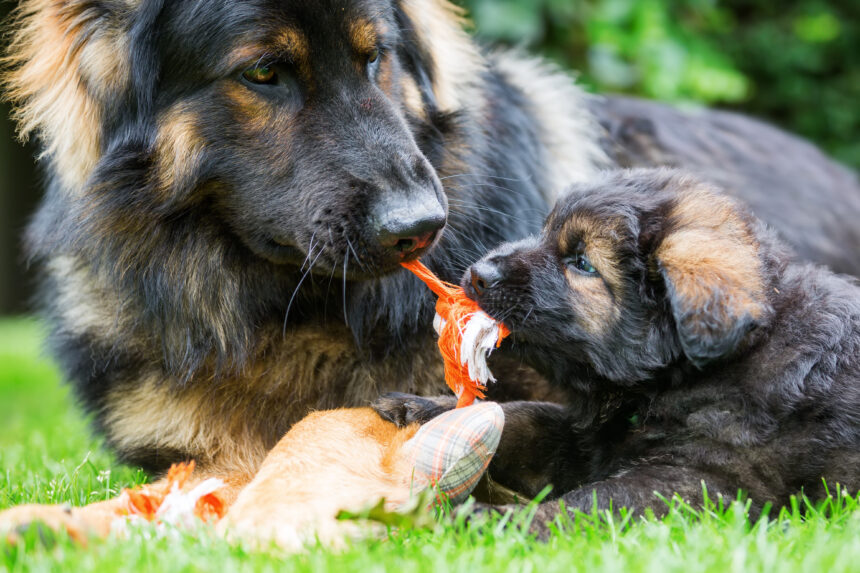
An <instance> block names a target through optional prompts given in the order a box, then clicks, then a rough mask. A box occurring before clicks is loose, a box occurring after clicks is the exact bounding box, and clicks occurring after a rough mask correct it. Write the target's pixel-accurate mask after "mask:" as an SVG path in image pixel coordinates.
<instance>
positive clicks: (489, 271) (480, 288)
mask: <svg viewBox="0 0 860 573" xmlns="http://www.w3.org/2000/svg"><path fill="white" fill-rule="evenodd" d="M469 272H470V273H471V277H472V281H471V282H472V288H473V289H475V292H476V293H478V295H479V296H480V295H482V294H484V292H486V291H487V289H491V288H493V287H494V286H496V285H498V284H499V283H500V282H502V271H501V269H499V267H498V266H496V265H494V264H493V263H490V262H487V261H478V262H477V263H475V264H474V265H472V267H471V268H470V269H469Z"/></svg>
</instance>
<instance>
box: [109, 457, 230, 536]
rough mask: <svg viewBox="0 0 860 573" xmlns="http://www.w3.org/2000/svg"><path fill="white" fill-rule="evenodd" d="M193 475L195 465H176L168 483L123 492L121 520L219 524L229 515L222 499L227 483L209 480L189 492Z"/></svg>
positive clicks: (169, 472)
mask: <svg viewBox="0 0 860 573" xmlns="http://www.w3.org/2000/svg"><path fill="white" fill-rule="evenodd" d="M192 473H194V462H193V461H191V462H188V463H187V464H185V463H183V464H173V465H172V466H171V467H170V471H168V472H167V479H166V480H164V481H162V482H159V483H157V484H153V485H144V486H140V487H136V488H134V489H126V490H123V492H122V495H121V497H120V499H121V500H122V501H123V504H122V507H121V508H120V509H119V510H118V511H117V514H118V515H119V516H127V517H137V518H141V519H143V520H145V521H154V522H171V523H176V522H181V523H186V524H187V523H189V522H190V521H193V520H195V519H201V520H203V521H210V520H218V519H221V518H222V517H224V514H225V513H227V504H226V503H224V500H223V499H222V497H221V496H220V495H219V490H221V489H222V488H223V487H224V482H222V481H221V480H219V479H216V478H210V479H208V480H206V481H204V482H202V483H200V484H198V485H197V486H195V487H194V488H192V489H191V490H190V491H183V489H187V488H186V487H185V486H186V484H187V482H188V480H189V478H191V474H192Z"/></svg>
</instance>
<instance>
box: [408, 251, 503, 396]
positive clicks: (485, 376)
mask: <svg viewBox="0 0 860 573" xmlns="http://www.w3.org/2000/svg"><path fill="white" fill-rule="evenodd" d="M402 264H403V267H405V268H406V269H408V270H409V271H411V272H412V273H414V274H415V275H416V276H417V277H418V278H419V279H421V280H422V281H423V282H424V283H425V284H426V285H427V286H428V287H430V290H432V291H433V292H434V293H436V295H437V296H438V297H439V300H438V301H437V302H436V318H435V320H434V321H433V326H434V328H435V329H436V333H437V334H438V335H439V350H440V351H441V352H442V359H443V360H444V361H445V382H447V383H448V386H449V387H450V388H451V390H453V391H454V393H455V394H456V395H457V407H458V408H461V407H463V406H469V405H471V404H472V403H473V402H474V401H475V398H483V397H484V391H485V390H486V389H487V382H490V381H492V382H495V381H496V379H495V378H493V374H492V373H491V372H490V368H489V366H487V357H488V356H489V355H490V353H491V352H492V351H493V349H495V348H498V347H499V346H500V345H501V344H502V340H503V339H504V338H505V337H506V336H508V335H509V334H510V333H511V332H510V330H508V328H507V327H506V326H505V325H504V324H502V323H500V322H497V321H496V320H494V319H493V318H491V317H490V316H489V315H488V314H486V313H485V312H484V311H482V310H481V309H480V308H479V307H478V303H476V302H475V301H473V300H472V299H470V298H469V297H467V296H466V293H465V292H464V291H463V289H462V288H460V287H458V286H457V285H453V284H451V283H447V282H445V281H443V280H441V279H439V278H438V277H437V276H436V275H434V274H433V272H432V271H431V270H430V269H428V268H427V267H426V266H424V264H423V263H421V262H420V261H412V262H409V263H402Z"/></svg>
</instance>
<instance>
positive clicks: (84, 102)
mask: <svg viewBox="0 0 860 573" xmlns="http://www.w3.org/2000/svg"><path fill="white" fill-rule="evenodd" d="M79 10H80V5H76V4H74V3H67V2H56V1H54V0H30V1H28V2H24V3H23V4H22V5H21V6H20V8H19V9H18V11H17V12H16V14H15V16H14V23H13V26H14V29H15V32H14V34H13V36H12V39H11V43H10V46H9V50H8V54H9V55H8V56H6V57H5V58H4V59H3V64H4V67H5V68H7V70H8V72H7V73H6V74H5V75H4V78H3V84H4V87H5V88H6V96H7V97H8V98H9V99H10V100H11V101H12V102H13V103H14V104H15V111H14V113H13V117H14V119H15V120H16V121H17V122H18V133H19V136H20V137H21V138H22V139H24V140H26V139H27V138H28V137H29V136H30V135H32V134H34V133H35V134H37V135H38V137H39V138H40V139H41V140H42V142H43V144H44V152H43V156H45V157H49V158H50V160H51V161H52V162H53V163H54V166H55V168H56V171H57V173H58V175H59V177H60V180H61V181H62V183H63V185H64V187H65V188H66V190H67V191H69V192H75V191H76V190H79V189H80V188H81V187H82V186H83V184H84V183H85V182H86V180H87V179H88V177H89V175H90V173H91V172H92V170H93V168H94V167H95V165H96V163H97V161H98V158H99V156H100V148H101V140H100V130H101V120H102V107H101V105H100V103H99V102H98V101H96V100H94V99H93V97H91V95H90V94H89V93H88V92H87V89H86V87H85V86H89V88H90V90H91V92H92V93H94V94H97V95H98V96H99V97H110V96H111V95H115V94H116V92H117V91H118V90H120V89H121V88H122V87H124V85H125V83H126V82H127V80H128V75H127V71H126V70H127V68H128V62H127V60H128V54H127V45H126V42H125V40H124V32H123V31H122V30H120V29H118V28H116V27H115V24H114V23H111V22H102V21H99V22H92V21H89V20H87V19H86V18H82V17H80V16H81V15H80V14H78V13H77V11H79ZM76 45H77V46H78V48H75V46H76Z"/></svg>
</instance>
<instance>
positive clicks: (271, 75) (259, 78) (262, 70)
mask: <svg viewBox="0 0 860 573" xmlns="http://www.w3.org/2000/svg"><path fill="white" fill-rule="evenodd" d="M242 77H243V78H245V79H246V80H247V81H249V82H251V83H252V84H262V85H271V84H274V83H277V81H278V74H277V73H276V72H275V68H274V67H272V66H254V67H253V68H248V69H247V70H245V71H244V72H242Z"/></svg>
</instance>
